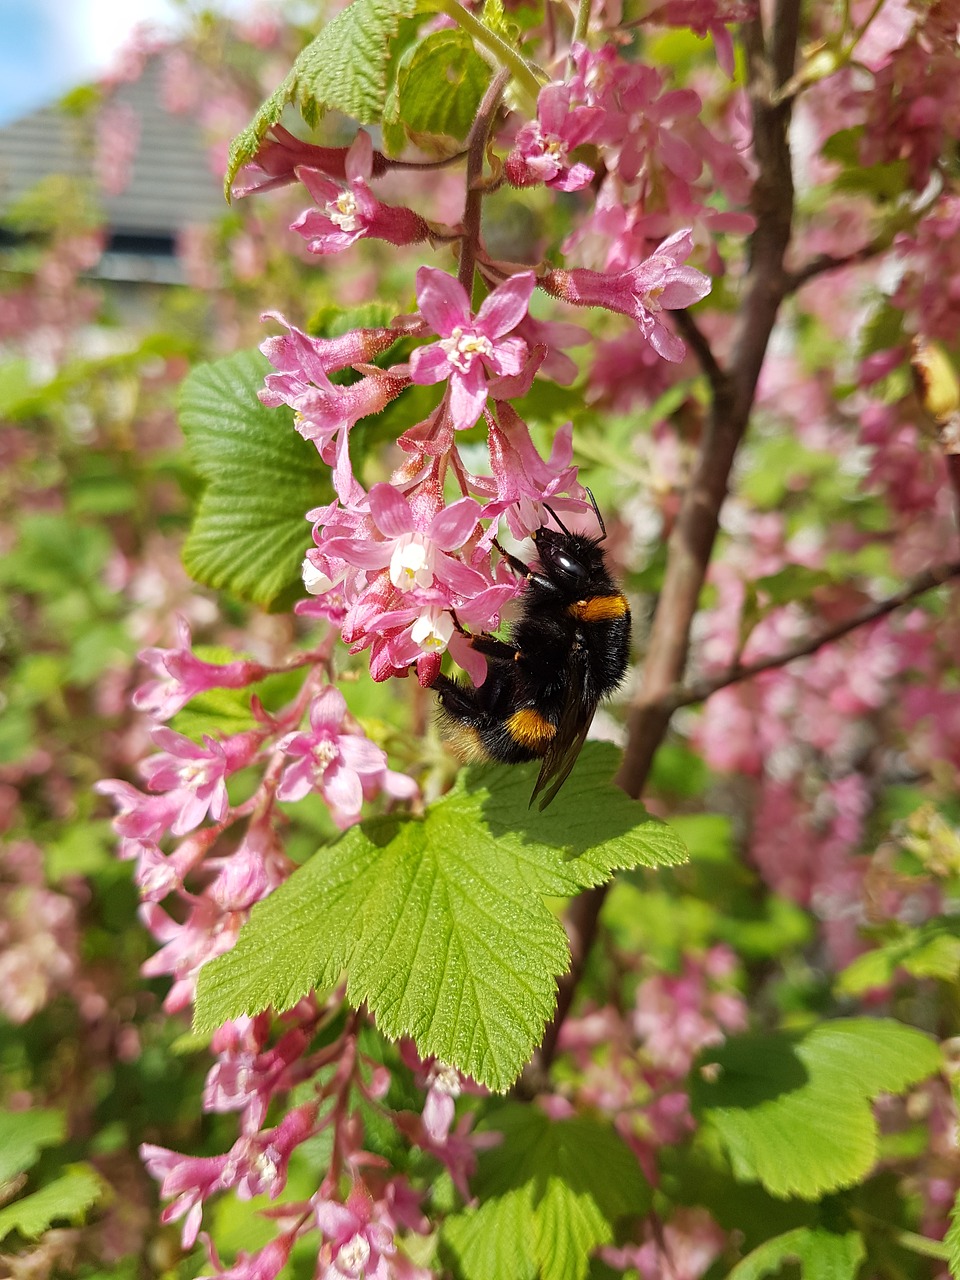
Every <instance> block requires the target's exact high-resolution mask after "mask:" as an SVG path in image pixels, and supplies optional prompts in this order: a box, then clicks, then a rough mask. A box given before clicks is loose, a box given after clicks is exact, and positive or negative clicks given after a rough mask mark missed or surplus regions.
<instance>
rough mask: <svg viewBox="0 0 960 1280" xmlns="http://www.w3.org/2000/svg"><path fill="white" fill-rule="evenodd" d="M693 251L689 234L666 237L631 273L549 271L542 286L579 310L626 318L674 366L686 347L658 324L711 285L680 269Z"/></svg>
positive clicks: (691, 271) (691, 269)
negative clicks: (590, 309) (596, 310)
mask: <svg viewBox="0 0 960 1280" xmlns="http://www.w3.org/2000/svg"><path fill="white" fill-rule="evenodd" d="M692 249H693V238H692V235H691V232H690V229H689V228H687V229H686V230H684V231H677V232H675V233H674V235H672V236H669V237H668V238H667V239H666V240H664V241H663V243H662V244H661V245H660V247H659V248H658V249H657V250H656V252H655V253H653V254H652V255H651V256H650V257H649V258H647V260H646V261H645V262H642V263H640V265H639V266H637V267H634V268H633V269H632V270H631V271H624V272H621V273H620V274H619V275H607V274H605V273H604V272H601V271H588V270H586V269H585V268H582V267H578V268H575V269H574V270H573V271H549V272H547V274H546V276H545V277H544V278H543V280H542V281H541V284H543V286H544V288H545V289H546V290H547V291H548V292H549V293H553V294H556V296H557V297H559V298H563V300H564V301H565V302H572V303H574V304H575V305H576V306H581V307H606V308H607V310H609V311H619V312H621V313H622V314H623V315H626V316H630V317H631V319H633V320H635V321H636V323H637V324H638V325H639V326H640V332H641V333H642V334H643V336H644V337H645V338H646V339H647V341H648V342H649V343H650V345H651V346H652V347H653V349H654V350H655V351H656V352H657V353H658V355H661V356H662V357H663V358H664V360H671V361H673V362H677V361H680V360H682V359H683V357H684V355H685V354H686V347H685V346H684V344H683V343H682V342H681V341H680V339H679V338H678V337H677V336H676V334H675V333H673V332H672V331H671V330H670V329H668V328H667V326H666V325H665V324H664V323H663V321H662V320H661V319H660V316H661V314H662V313H663V312H664V311H675V310H677V309H679V308H681V307H689V306H691V305H692V304H693V303H695V302H699V301H700V299H701V298H703V297H706V295H707V294H708V293H709V292H710V281H709V279H708V278H707V276H705V275H704V274H703V273H702V272H700V271H697V270H696V269H695V268H694V267H684V266H681V265H680V264H681V262H682V260H683V259H684V258H686V257H687V256H688V255H689V254H690V252H691V250H692Z"/></svg>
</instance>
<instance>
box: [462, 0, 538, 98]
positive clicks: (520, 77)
mask: <svg viewBox="0 0 960 1280" xmlns="http://www.w3.org/2000/svg"><path fill="white" fill-rule="evenodd" d="M438 8H439V9H440V10H441V12H443V13H445V14H446V15H447V17H448V18H452V19H453V20H454V22H455V23H456V24H457V26H458V27H461V28H462V29H463V30H464V31H466V33H467V35H469V36H472V37H473V39H474V40H476V42H477V44H482V45H483V47H484V48H485V49H488V50H489V51H490V53H492V54H493V55H494V56H495V57H496V58H497V59H498V61H499V62H501V63H502V65H503V66H505V67H507V68H509V70H510V74H511V76H512V78H513V79H514V80H516V82H517V84H518V85H520V87H521V88H522V89H523V91H524V92H525V93H526V94H527V95H528V96H529V97H530V98H531V100H532V101H531V104H530V111H531V114H533V112H534V111H535V110H536V103H537V98H538V97H539V94H540V87H541V82H540V79H539V77H538V76H537V75H536V73H535V72H534V71H533V69H532V67H531V66H530V65H529V63H528V62H527V61H526V59H525V58H523V57H522V56H521V55H520V54H519V53H517V51H516V49H513V48H511V47H510V45H509V44H507V42H506V40H503V39H501V37H500V36H498V35H497V34H496V32H494V31H491V30H490V28H489V27H485V26H484V25H483V23H482V22H480V21H479V19H477V18H475V17H474V16H473V14H472V13H470V12H469V11H468V10H467V9H465V8H464V7H463V5H462V4H459V3H458V0H438Z"/></svg>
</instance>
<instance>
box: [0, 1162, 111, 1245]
mask: <svg viewBox="0 0 960 1280" xmlns="http://www.w3.org/2000/svg"><path fill="white" fill-rule="evenodd" d="M104 1191H105V1187H104V1184H103V1181H102V1179H101V1178H100V1175H99V1174H98V1173H97V1172H96V1170H95V1169H93V1168H92V1167H91V1166H90V1165H88V1164H71V1165H67V1167H66V1171H65V1172H64V1173H63V1174H62V1175H61V1176H60V1177H59V1178H57V1179H55V1181H53V1182H50V1183H48V1184H47V1186H45V1187H41V1188H40V1190H39V1191H34V1192H33V1193H32V1194H31V1195H28V1196H23V1198H22V1199H20V1200H14V1201H13V1203H12V1204H8V1205H5V1206H4V1207H3V1208H2V1209H0V1240H3V1239H4V1237H6V1236H8V1235H9V1234H10V1232H11V1231H19V1232H20V1234H21V1235H22V1236H25V1237H26V1238H27V1239H28V1240H36V1239H37V1237H38V1236H42V1235H43V1233H44V1232H45V1231H46V1230H47V1228H48V1227H49V1226H50V1224H51V1223H53V1222H57V1221H60V1220H63V1219H66V1221H67V1222H74V1223H79V1222H82V1221H83V1219H84V1217H85V1216H86V1213H87V1210H88V1209H90V1208H92V1207H93V1205H95V1204H96V1203H97V1201H98V1200H100V1199H101V1197H102V1196H103V1194H104Z"/></svg>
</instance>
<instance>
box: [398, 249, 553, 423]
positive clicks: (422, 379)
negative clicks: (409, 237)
mask: <svg viewBox="0 0 960 1280" xmlns="http://www.w3.org/2000/svg"><path fill="white" fill-rule="evenodd" d="M534 284H535V278H534V275H533V272H532V271H523V272H520V273H519V274H517V275H515V276H511V277H510V279H509V280H508V281H507V282H506V283H505V284H502V285H499V286H498V287H497V288H496V289H494V290H493V292H492V293H490V294H489V295H488V296H487V297H486V298H485V299H484V301H483V304H482V306H481V307H480V310H479V311H478V312H477V315H476V317H474V316H473V315H472V313H471V311H470V301H469V299H468V298H467V294H466V291H465V289H464V287H463V285H462V284H460V282H459V280H456V279H455V278H454V277H453V276H450V275H448V274H447V273H446V272H445V271H438V270H437V269H436V268H434V267H421V268H420V270H419V271H418V272H417V301H418V303H419V306H420V311H421V313H422V315H423V317H424V319H425V320H426V321H427V322H428V324H430V325H432V327H433V330H434V332H435V333H438V334H439V335H440V339H441V340H440V341H439V342H433V343H430V344H429V346H426V347H419V348H418V349H417V350H416V351H414V353H413V355H412V356H411V357H410V373H411V376H412V378H413V381H414V382H416V383H420V384H421V385H427V384H429V383H433V382H441V381H443V379H445V378H448V379H449V381H450V393H449V394H450V414H451V417H452V419H453V425H454V428H455V429H456V430H458V431H462V430H466V428H468V427H472V426H473V424H474V423H475V422H476V420H477V418H478V417H479V416H480V412H481V410H482V409H483V406H484V405H485V404H486V401H487V390H488V386H487V383H488V374H494V375H504V374H507V375H511V374H516V373H519V372H520V369H521V368H522V366H523V361H524V359H525V358H526V354H527V346H526V343H525V342H524V341H523V339H522V338H518V337H513V338H511V337H507V336H506V335H507V334H509V333H510V331H511V330H512V329H515V328H516V326H517V325H518V324H519V323H520V321H521V320H522V319H523V317H524V316H525V315H526V314H527V306H528V304H529V302H530V295H531V294H532V293H533V288H534Z"/></svg>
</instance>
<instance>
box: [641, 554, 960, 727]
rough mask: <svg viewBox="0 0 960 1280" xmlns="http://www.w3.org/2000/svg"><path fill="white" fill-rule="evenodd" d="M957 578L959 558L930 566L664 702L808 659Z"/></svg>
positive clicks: (702, 695) (694, 698) (686, 700)
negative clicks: (854, 609) (843, 616)
mask: <svg viewBox="0 0 960 1280" xmlns="http://www.w3.org/2000/svg"><path fill="white" fill-rule="evenodd" d="M957 577H960V560H954V561H952V562H950V563H949V564H942V565H938V566H937V568H935V569H927V570H926V572H924V573H920V574H918V575H917V576H916V577H915V578H911V579H910V581H909V582H907V583H905V584H904V585H903V586H902V587H901V588H900V590H899V591H896V592H894V594H893V595H892V596H887V597H886V599H884V600H878V601H877V602H876V603H875V604H871V605H867V607H866V608H864V609H861V610H860V611H859V613H855V614H853V615H852V617H849V618H847V620H846V621H845V622H838V623H837V625H836V626H835V627H830V628H829V629H828V630H827V631H822V632H821V633H820V634H819V635H817V636H810V637H808V639H806V640H801V641H800V643H799V644H796V645H794V646H793V648H792V649H785V650H784V652H783V653H778V654H776V655H775V656H774V657H772V658H761V659H759V660H758V661H757V662H751V663H748V664H747V665H746V666H741V665H740V664H739V663H738V664H736V665H734V666H732V667H730V668H729V669H728V670H727V671H725V672H724V673H723V674H722V675H719V676H712V677H709V678H705V679H703V680H696V681H694V682H693V683H692V684H687V685H678V686H677V687H676V688H675V689H673V690H671V691H670V692H669V693H668V694H667V695H666V698H665V701H666V703H667V705H668V706H669V707H670V709H671V711H675V710H676V709H677V708H678V707H689V706H691V705H692V704H693V703H695V702H705V701H706V699H707V698H709V697H711V696H712V695H713V694H715V693H716V692H717V690H718V689H726V688H727V686H728V685H731V684H739V683H740V681H741V680H750V679H752V677H753V676H758V675H760V673H761V672H763V671H775V670H776V669H777V668H778V667H785V666H787V664H788V663H790V662H795V661H796V659H797V658H806V657H808V656H809V655H810V654H811V653H816V652H817V650H818V649H821V648H823V646H824V645H825V644H832V643H833V642H834V641H835V640H840V639H842V637H843V636H846V635H849V634H850V632H851V631H856V630H857V628H858V627H863V626H866V624H867V623H868V622H875V621H876V620H877V619H878V618H884V617H886V615H887V614H888V613H893V612H894V610H896V609H899V608H901V607H902V606H903V605H905V604H909V603H910V601H911V600H915V599H916V598H917V596H922V595H924V594H925V593H926V592H928V591H932V590H933V589H934V587H939V586H942V585H943V583H945V582H949V580H950V579H951V578H957Z"/></svg>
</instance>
